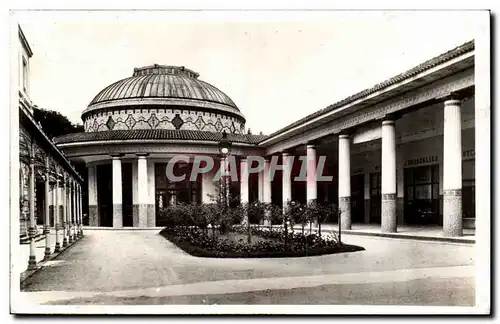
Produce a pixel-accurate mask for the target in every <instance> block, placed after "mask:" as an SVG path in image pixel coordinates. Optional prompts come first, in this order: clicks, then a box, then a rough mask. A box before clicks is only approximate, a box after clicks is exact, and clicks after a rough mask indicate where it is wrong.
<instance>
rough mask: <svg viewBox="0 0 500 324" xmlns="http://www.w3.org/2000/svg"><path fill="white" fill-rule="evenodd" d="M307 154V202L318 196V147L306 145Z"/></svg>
mask: <svg viewBox="0 0 500 324" xmlns="http://www.w3.org/2000/svg"><path fill="white" fill-rule="evenodd" d="M306 152H307V153H306V154H307V180H306V181H307V188H306V197H307V202H308V203H310V202H312V201H315V200H316V199H317V198H318V183H317V181H316V165H317V162H316V148H315V146H314V145H311V144H309V145H307V146H306Z"/></svg>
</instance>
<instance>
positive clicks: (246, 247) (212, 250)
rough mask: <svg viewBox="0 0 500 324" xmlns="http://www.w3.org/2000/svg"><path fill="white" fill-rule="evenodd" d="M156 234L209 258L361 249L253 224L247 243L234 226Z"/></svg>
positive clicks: (242, 230)
mask: <svg viewBox="0 0 500 324" xmlns="http://www.w3.org/2000/svg"><path fill="white" fill-rule="evenodd" d="M160 234H161V235H162V236H163V237H165V238H166V239H167V240H169V241H170V242H172V243H174V244H175V245H176V246H178V247H179V248H181V249H182V250H183V251H185V252H186V253H188V254H190V255H193V256H197V257H209V258H285V257H306V256H315V255H324V254H335V253H346V252H355V251H362V250H364V248H362V247H360V246H355V245H348V244H342V243H339V242H338V239H337V237H336V236H335V235H331V236H328V237H320V236H319V235H317V234H315V233H314V234H302V233H287V234H286V233H285V232H284V231H283V230H281V229H277V230H269V229H261V228H256V227H253V228H252V229H251V243H247V239H246V238H247V229H246V228H242V227H238V226H236V227H232V228H230V229H228V231H227V232H226V233H223V234H221V233H219V234H215V231H214V232H211V231H203V230H200V229H198V228H193V227H166V228H164V229H163V230H162V231H161V232H160Z"/></svg>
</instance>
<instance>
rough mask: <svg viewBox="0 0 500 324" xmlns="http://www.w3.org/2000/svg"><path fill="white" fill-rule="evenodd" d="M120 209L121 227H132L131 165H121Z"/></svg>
mask: <svg viewBox="0 0 500 324" xmlns="http://www.w3.org/2000/svg"><path fill="white" fill-rule="evenodd" d="M122 208H123V211H122V212H123V226H128V227H131V226H134V216H133V213H134V207H133V200H132V163H122Z"/></svg>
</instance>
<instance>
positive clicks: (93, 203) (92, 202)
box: [87, 165, 99, 226]
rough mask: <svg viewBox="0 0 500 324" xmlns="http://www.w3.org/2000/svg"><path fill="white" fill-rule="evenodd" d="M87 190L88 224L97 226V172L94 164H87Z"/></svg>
mask: <svg viewBox="0 0 500 324" xmlns="http://www.w3.org/2000/svg"><path fill="white" fill-rule="evenodd" d="M87 173H88V190H89V211H88V213H89V226H99V210H98V206H97V172H96V166H95V165H92V166H88V167H87Z"/></svg>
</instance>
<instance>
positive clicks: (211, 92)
mask: <svg viewBox="0 0 500 324" xmlns="http://www.w3.org/2000/svg"><path fill="white" fill-rule="evenodd" d="M198 76H199V74H198V73H196V72H194V71H192V70H190V69H187V68H185V67H183V66H181V67H179V66H166V65H157V64H155V65H151V66H145V67H141V68H135V69H134V74H133V76H132V77H129V78H125V79H122V80H119V81H117V82H115V83H113V84H111V85H109V86H107V87H106V88H104V89H103V90H102V91H101V92H99V93H98V94H97V96H95V98H94V99H93V100H92V101H91V102H90V104H89V106H88V108H87V109H86V110H85V111H84V112H83V114H84V115H85V114H86V113H87V112H90V111H93V110H96V109H101V108H109V107H118V106H126V105H132V104H136V105H137V104H138V105H147V104H157V105H158V104H159V105H183V106H195V107H202V108H208V109H215V110H223V111H225V112H229V113H232V114H235V115H237V116H239V117H241V118H244V117H243V115H242V114H241V112H240V111H239V109H238V107H237V106H236V104H235V103H234V102H233V101H232V100H231V98H229V96H227V95H226V94H225V93H224V92H222V91H221V90H219V89H217V88H216V87H214V86H213V85H211V84H209V83H207V82H204V81H202V80H199V79H198ZM170 99H171V100H170Z"/></svg>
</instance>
